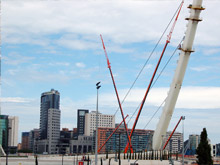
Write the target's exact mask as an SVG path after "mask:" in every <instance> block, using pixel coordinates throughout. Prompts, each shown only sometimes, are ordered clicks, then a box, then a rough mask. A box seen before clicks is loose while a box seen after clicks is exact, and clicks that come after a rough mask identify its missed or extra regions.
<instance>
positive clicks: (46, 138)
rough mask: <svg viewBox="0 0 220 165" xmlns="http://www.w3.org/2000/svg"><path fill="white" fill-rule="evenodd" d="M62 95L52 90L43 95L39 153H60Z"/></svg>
mask: <svg viewBox="0 0 220 165" xmlns="http://www.w3.org/2000/svg"><path fill="white" fill-rule="evenodd" d="M59 108H60V93H59V92H58V91H57V90H54V89H51V91H49V92H44V93H42V95H41V108H40V136H39V139H40V140H39V141H38V143H37V145H38V152H40V153H43V152H46V153H49V154H55V153H58V148H57V145H58V142H59V137H60V109H59Z"/></svg>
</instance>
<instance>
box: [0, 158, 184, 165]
mask: <svg viewBox="0 0 220 165" xmlns="http://www.w3.org/2000/svg"><path fill="white" fill-rule="evenodd" d="M5 161H6V160H5V158H1V160H0V165H4V164H5ZM134 161H135V160H130V161H128V160H121V165H130V164H131V163H134ZM137 163H138V165H169V161H165V160H164V161H160V160H139V161H137ZM94 164H95V163H94V160H92V163H90V165H94ZM98 164H99V165H100V164H101V161H100V160H99V162H98ZM108 164H109V159H107V160H103V165H108ZM110 164H111V165H118V164H119V162H115V161H114V158H112V159H111V161H110ZM174 164H175V165H180V163H179V162H174ZM8 165H35V159H34V157H33V156H29V157H26V158H10V157H9V159H8ZM38 165H78V163H77V160H76V157H70V156H68V157H64V158H63V162H62V156H57V157H39V158H38ZM84 165H87V162H85V163H84Z"/></svg>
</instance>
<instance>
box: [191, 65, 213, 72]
mask: <svg viewBox="0 0 220 165" xmlns="http://www.w3.org/2000/svg"><path fill="white" fill-rule="evenodd" d="M190 69H191V70H194V71H197V72H202V71H206V70H209V69H211V67H208V66H200V67H190Z"/></svg>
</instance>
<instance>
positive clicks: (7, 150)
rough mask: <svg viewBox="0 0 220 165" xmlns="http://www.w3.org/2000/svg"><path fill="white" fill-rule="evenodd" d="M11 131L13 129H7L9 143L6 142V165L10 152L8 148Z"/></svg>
mask: <svg viewBox="0 0 220 165" xmlns="http://www.w3.org/2000/svg"><path fill="white" fill-rule="evenodd" d="M9 129H11V127H8V128H7V136H6V137H7V141H6V147H7V148H6V165H8V152H9V148H8V140H9Z"/></svg>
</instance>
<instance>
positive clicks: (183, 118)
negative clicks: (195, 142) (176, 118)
mask: <svg viewBox="0 0 220 165" xmlns="http://www.w3.org/2000/svg"><path fill="white" fill-rule="evenodd" d="M184 120H185V116H182V121H183V122H182V124H183V147H182V156H183V162H182V164H183V165H184Z"/></svg>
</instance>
